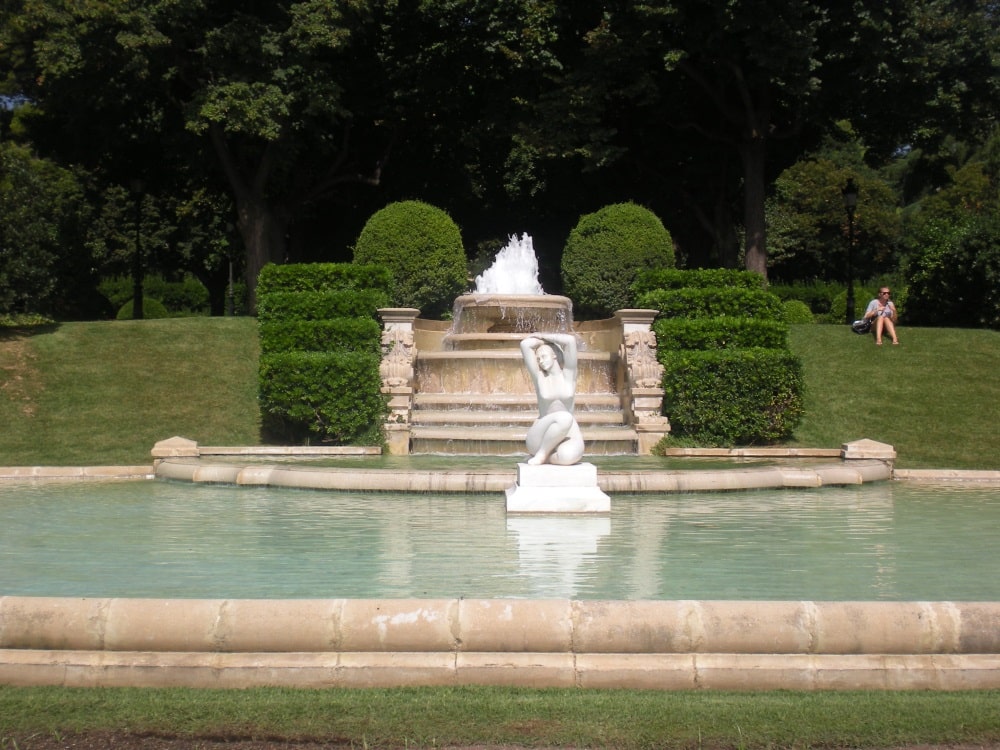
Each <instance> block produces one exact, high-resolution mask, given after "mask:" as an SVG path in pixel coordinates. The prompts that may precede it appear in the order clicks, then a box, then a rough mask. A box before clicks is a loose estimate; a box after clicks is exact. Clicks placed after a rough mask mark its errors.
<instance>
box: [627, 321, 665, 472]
mask: <svg viewBox="0 0 1000 750" xmlns="http://www.w3.org/2000/svg"><path fill="white" fill-rule="evenodd" d="M658 312H659V311H658V310H618V311H616V312H615V318H617V319H618V320H619V321H620V323H621V326H622V346H621V351H620V352H619V354H620V356H621V359H622V362H624V363H625V383H624V386H623V387H624V389H625V393H624V394H623V395H624V406H625V412H626V417H627V418H628V420H629V421H630V423H631V424H632V426H633V427H634V428H635V431H636V433H637V434H638V436H639V454H640V455H645V454H648V453H649V452H650V451H651V450H652V448H653V446H654V445H656V443H657V442H659V440H660V439H661V438H662V437H663V436H664V435H666V434H667V433H668V432H670V420H668V419H667V418H666V417H665V416H663V414H662V407H663V387H662V379H663V365H661V364H660V363H659V361H657V359H656V334H655V333H653V330H652V325H653V320H654V319H655V318H656V316H657V314H658Z"/></svg>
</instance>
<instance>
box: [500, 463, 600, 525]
mask: <svg viewBox="0 0 1000 750" xmlns="http://www.w3.org/2000/svg"><path fill="white" fill-rule="evenodd" d="M507 512H508V513H610V512H611V498H610V497H608V496H607V495H606V494H605V493H604V492H603V491H602V490H601V488H600V487H598V486H597V467H596V466H594V465H593V464H588V463H583V464H574V465H573V466H553V465H551V464H543V465H541V466H531V465H529V464H524V463H521V464H518V465H517V484H515V485H514V486H513V487H508V488H507Z"/></svg>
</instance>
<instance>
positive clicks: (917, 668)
mask: <svg viewBox="0 0 1000 750" xmlns="http://www.w3.org/2000/svg"><path fill="white" fill-rule="evenodd" d="M0 684H2V685H11V686H15V687H36V686H43V685H53V686H61V687H76V688H95V687H101V688H107V687H133V688H136V687H138V688H166V687H170V688H175V687H187V688H205V689H230V690H238V689H246V688H255V687H288V688H295V689H329V688H346V689H358V688H394V687H447V686H469V685H486V686H491V685H492V686H501V687H524V688H530V689H539V688H579V689H584V690H586V689H605V690H608V689H624V690H661V691H666V690H730V691H735V690H741V691H765V690H809V691H812V690H817V691H818V690H825V691H832V690H896V691H903V690H940V691H945V690H947V691H956V690H996V689H997V688H1000V657H998V656H996V655H994V654H956V655H940V654H934V655H926V654H908V655H877V654H860V655H858V654H845V655H835V656H824V655H809V654H652V655H651V654H643V655H634V654H532V653H521V654H509V653H445V654H436V653H431V654H428V653H391V654H386V653H351V654H344V653H333V654H330V653H302V654H274V653H259V654H229V653H187V652H174V653H164V652H145V651H133V652H127V653H120V652H116V653H108V652H105V651H98V652H94V651H12V650H8V651H0Z"/></svg>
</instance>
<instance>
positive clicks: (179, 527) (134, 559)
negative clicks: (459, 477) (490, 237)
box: [0, 481, 1000, 601]
mask: <svg viewBox="0 0 1000 750" xmlns="http://www.w3.org/2000/svg"><path fill="white" fill-rule="evenodd" d="M611 505H612V511H611V513H610V515H606V516H590V517H575V516H514V515H512V516H508V515H507V514H506V512H505V509H504V498H503V497H502V496H501V495H464V496H463V495H391V494H378V493H331V492H319V491H303V490H282V489H275V488H247V487H231V486H210V485H191V484H180V483H172V482H163V481H141V482H118V483H91V482H76V483H67V484H46V483H38V484H11V485H0V519H2V526H0V595H37V596H90V597H112V596H113V597H181V598H246V599H261V598H262V599H267V598H396V597H420V598H431V597H433V598H437V597H448V598H451V597H459V596H464V597H469V598H493V597H518V598H581V599H786V600H797V599H809V600H899V601H907V600H953V601H965V600H967V601H977V600H978V601H995V600H1000V534H998V533H997V531H998V529H1000V489H998V488H996V487H992V488H991V487H972V488H970V487H966V486H962V487H954V486H951V487H949V486H947V485H926V484H916V483H902V482H886V483H877V484H868V485H863V486H860V487H850V488H823V489H819V490H778V491H748V492H730V493H714V494H710V493H693V494H669V495H613V496H612V501H611Z"/></svg>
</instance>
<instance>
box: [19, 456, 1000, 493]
mask: <svg viewBox="0 0 1000 750" xmlns="http://www.w3.org/2000/svg"><path fill="white" fill-rule="evenodd" d="M855 465H856V464H855V462H851V463H850V464H848V465H847V466H848V467H852V466H855ZM244 468H248V469H249V468H252V469H262V468H263V469H264V470H265V471H268V470H271V469H273V468H276V467H260V466H255V467H244ZM840 468H843V467H834V466H826V467H821V469H819V470H817V469H806V472H807V473H806V474H802V470H801V469H796V470H791V469H787V468H786V469H783V470H782V471H784V472H786V476H788V477H789V478H793V477H795V476H798V477H800V480H801V481H803V482H805V481H806V480H805V479H804V478H803V477H810V474H809V473H808V472H818V473H817V476H818V477H819V479H820V481H822V478H823V473H824V472H829V471H834V470H836V469H840ZM232 469H233V467H232V466H231V465H225V466H223V467H220V470H222V471H232ZM306 469H308V470H309V471H312V472H317V471H324V470H323V469H320V468H317V467H312V468H310V467H299V468H295V469H293V468H291V467H285V468H284V470H287V471H300V470H306ZM328 471H331V472H339V473H341V474H345V475H355V476H366V475H367V476H369V477H370V476H372V475H375V474H390V473H392V472H391V470H389V469H363V470H357V469H355V470H350V469H340V470H337V469H331V470H328ZM723 471H724V472H725V473H726V474H730V473H735V474H740V473H741V472H742V473H744V474H745V473H746V472H748V471H756V472H758V473H759V472H762V471H774V469H757V470H753V469H739V468H734V469H725V470H723ZM424 473H425V474H437V475H440V474H447V475H448V479H447V480H446V481H445V484H446V485H448V486H456V485H459V486H461V491H464V492H470V491H477V490H470V489H469V486H470V485H471V486H473V487H474V486H475V485H476V484H477V483H483V484H485V485H487V486H488V489H485V490H480V491H496V492H501V491H503V490H504V489H506V488H507V487H508V486H509V485H510V483H511V482H512V481H514V478H515V477H516V473H517V472H516V469H514V468H512V469H510V470H509V471H507V470H502V469H498V470H495V471H479V472H456V471H441V472H424ZM697 473H698V470H683V471H678V472H656V471H655V470H639V471H607V472H601V474H600V476H601V478H602V484H606V487H607V489H611V490H613V491H616V492H641V491H648V492H664V491H670V489H669V486H670V485H671V484H674V485H679V484H680V481H679V478H678V477H677V476H676V475H680V474H683V475H685V476H688V477H689V478H690V477H693V476H694V475H696V474H697ZM879 473H881V472H879ZM156 477H157V468H156V467H155V466H153V465H148V466H0V482H2V481H12V482H16V481H24V480H48V481H75V480H99V481H110V480H134V479H155V478H156ZM463 477H464V478H463ZM477 477H478V479H477ZM743 478H745V476H744V477H743ZM760 478H761V477H760V476H758V477H757V479H760ZM810 478H811V477H810ZM885 478H886V479H889V478H891V479H894V480H898V481H904V482H948V483H950V482H956V483H970V484H977V483H978V484H1000V471H995V470H975V469H970V470H966V469H892V471H891V476H889V477H885ZM734 479H736V478H735V477H734ZM373 483H375V482H373ZM343 484H344V485H345V486H343V487H341V489H360V490H365V489H372V488H370V487H366V486H358V487H349V486H346V485H348V484H350V483H349V482H346V481H344V482H343ZM375 484H379V483H375ZM637 486H638V487H645V488H646V489H644V490H643V489H635V487H637ZM784 486H787V485H784ZM802 486H813V485H811V484H805V485H802ZM816 486H818V485H816ZM750 488H751V487H749V486H748V487H746V488H745V489H750ZM695 489H697V488H695ZM436 491H444V490H441V489H437V490H436Z"/></svg>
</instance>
